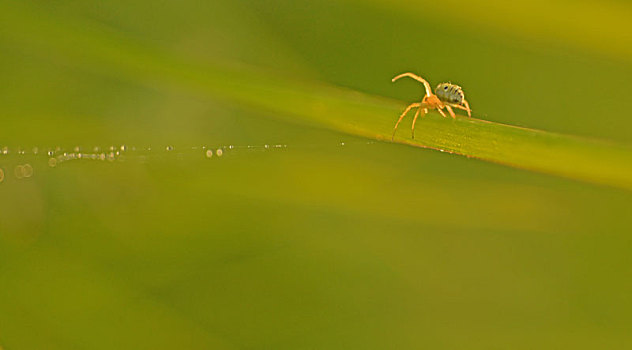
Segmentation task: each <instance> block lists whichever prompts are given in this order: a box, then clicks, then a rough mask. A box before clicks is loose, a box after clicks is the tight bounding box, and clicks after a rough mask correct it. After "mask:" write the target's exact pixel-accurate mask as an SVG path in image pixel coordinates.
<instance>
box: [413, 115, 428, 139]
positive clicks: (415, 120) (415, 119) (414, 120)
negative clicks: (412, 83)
mask: <svg viewBox="0 0 632 350" xmlns="http://www.w3.org/2000/svg"><path fill="white" fill-rule="evenodd" d="M422 109H423V110H424V112H423V114H422V115H421V116H422V117H423V116H424V115H426V113H428V108H421V107H419V109H418V110H417V113H415V118H414V119H413V133H412V135H413V139H414V138H415V123H416V122H417V117H419V114H420V113H419V112H421V110H422Z"/></svg>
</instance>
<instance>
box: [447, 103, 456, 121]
mask: <svg viewBox="0 0 632 350" xmlns="http://www.w3.org/2000/svg"><path fill="white" fill-rule="evenodd" d="M445 108H446V109H447V110H448V112H450V116H451V117H452V119H456V115H454V111H453V110H452V107H450V106H445Z"/></svg>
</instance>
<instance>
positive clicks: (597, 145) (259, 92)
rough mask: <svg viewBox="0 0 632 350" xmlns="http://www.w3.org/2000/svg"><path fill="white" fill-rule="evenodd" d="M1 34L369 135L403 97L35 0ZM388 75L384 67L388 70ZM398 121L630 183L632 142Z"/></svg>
mask: <svg viewBox="0 0 632 350" xmlns="http://www.w3.org/2000/svg"><path fill="white" fill-rule="evenodd" d="M0 7H2V9H1V10H2V11H0V18H1V19H2V22H3V24H4V26H3V27H2V28H0V37H1V38H3V39H4V40H7V41H9V42H13V43H14V44H17V45H19V46H24V44H27V45H31V46H35V47H36V48H38V49H39V50H45V52H46V55H50V56H52V57H56V58H59V59H63V60H66V61H68V60H70V61H71V62H72V64H74V65H80V66H82V67H84V68H89V69H93V70H97V71H103V70H104V69H105V70H107V73H108V74H114V75H117V76H119V77H120V78H122V79H127V80H133V81H136V82H138V83H141V84H146V85H149V86H152V87H155V86H157V85H160V86H163V87H165V88H169V89H173V88H177V89H180V90H182V89H184V90H187V91H189V92H191V93H195V94H198V95H200V96H203V97H208V98H220V99H225V100H228V101H230V102H233V103H239V104H243V105H247V106H249V107H251V108H256V109H260V110H265V111H268V112H272V113H271V114H273V115H274V116H276V117H278V118H282V119H285V120H288V121H291V122H296V123H304V124H309V125H313V126H317V127H325V128H329V129H332V130H336V131H340V132H344V133H348V134H352V135H358V136H363V137H367V138H371V139H374V140H387V139H390V135H391V132H392V127H393V124H394V122H395V119H396V118H397V116H398V115H399V113H400V112H401V110H402V109H403V107H404V106H405V105H404V104H402V103H401V102H397V101H393V100H389V99H384V98H381V97H375V96H370V95H366V94H361V93H359V92H355V91H350V90H347V89H342V88H339V87H334V86H329V85H325V84H319V83H306V82H301V81H299V80H298V79H295V78H292V77H284V76H282V75H278V74H277V75H272V74H267V73H265V72H260V71H257V70H253V69H250V68H247V67H243V66H235V65H220V64H209V63H200V62H194V61H192V60H191V59H185V58H181V57H178V56H177V55H176V54H172V53H168V52H164V51H161V50H157V49H154V48H151V47H148V46H146V45H145V44H144V43H140V42H134V41H132V40H130V39H129V38H126V37H124V36H121V35H120V34H119V33H117V32H113V31H111V30H110V29H108V28H104V27H101V26H99V25H98V24H95V23H92V22H89V23H88V22H81V21H77V20H74V19H72V18H65V17H64V18H53V17H51V16H50V14H47V13H43V12H42V11H38V10H37V9H35V8H29V7H27V6H19V5H17V4H13V3H12V4H10V5H9V6H6V5H4V6H2V5H0ZM389 78H390V77H385V79H389ZM406 134H407V133H406V130H405V128H404V127H402V128H401V130H400V133H399V136H398V137H396V139H395V141H396V142H399V143H404V144H408V145H412V146H418V147H424V148H431V149H436V150H441V151H445V152H449V153H454V154H460V155H464V156H468V157H474V158H478V159H482V160H486V161H491V162H496V163H500V164H505V165H509V166H513V167H518V168H523V169H528V170H533V171H538V172H542V173H547V174H554V175H558V176H564V177H567V178H572V179H577V180H583V181H588V182H593V183H598V184H604V185H610V186H616V187H620V188H625V189H632V148H631V147H628V146H624V145H617V144H613V143H608V142H605V141H598V140H590V139H585V138H579V137H573V136H567V135H561V134H556V133H551V132H545V131H540V130H533V129H526V128H520V127H514V126H509V125H503V124H498V123H492V122H487V121H483V120H478V119H474V118H472V119H469V118H464V117H459V118H457V119H455V120H452V119H442V118H438V117H437V116H436V115H435V114H431V115H429V116H428V117H426V118H424V119H422V120H421V121H419V122H418V124H417V129H416V134H417V137H416V139H415V140H413V139H410V138H408V137H405V136H406Z"/></svg>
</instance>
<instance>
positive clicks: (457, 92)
mask: <svg viewBox="0 0 632 350" xmlns="http://www.w3.org/2000/svg"><path fill="white" fill-rule="evenodd" d="M403 77H409V78H413V79H415V80H417V81H419V82H421V83H422V84H424V87H425V88H426V96H424V98H423V99H422V100H421V102H419V103H413V104H411V105H409V106H408V107H406V110H404V113H402V115H401V116H399V119H398V120H397V124H395V128H394V129H393V136H392V137H391V141H392V140H394V139H395V132H396V131H397V126H398V125H399V123H400V122H401V121H402V119H404V116H405V115H406V113H408V111H410V110H411V109H413V108H415V107H418V108H419V109H417V113H415V118H414V119H413V127H412V137H413V139H414V138H415V122H416V121H417V117H419V114H420V112H421V111H422V110H423V111H424V113H423V114H422V116H423V115H425V114H426V113H428V109H435V108H436V109H437V111H438V112H439V113H441V115H442V116H443V117H446V118H447V116H446V115H445V113H444V112H443V110H442V109H443V108H446V109H447V110H448V112H449V113H450V116H451V117H452V118H456V116H455V115H454V111H453V110H452V108H453V107H454V108H458V109H462V110H465V111H467V116H468V117H470V118H471V117H472V110H471V109H470V105H469V103H467V101H466V100H465V95H464V94H463V89H461V87H460V86H458V85H454V84H452V83H441V84H439V85H437V88H436V89H435V92H436V94H433V93H432V90H431V89H430V84H428V82H427V81H426V80H424V78H422V77H420V76H418V75H415V74H413V73H403V74H400V75H398V76H396V77H395V78H393V80H392V81H393V82H395V81H396V80H397V79H399V78H403Z"/></svg>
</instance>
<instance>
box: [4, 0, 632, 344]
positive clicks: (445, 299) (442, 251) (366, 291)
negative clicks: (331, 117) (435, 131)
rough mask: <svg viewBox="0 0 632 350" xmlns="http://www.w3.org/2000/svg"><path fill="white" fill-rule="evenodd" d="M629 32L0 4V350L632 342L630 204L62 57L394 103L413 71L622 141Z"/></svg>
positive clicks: (507, 14)
mask: <svg viewBox="0 0 632 350" xmlns="http://www.w3.org/2000/svg"><path fill="white" fill-rule="evenodd" d="M630 23H632V4H630V3H629V2H627V1H617V0H609V1H564V0H549V1H541V0H535V1H527V0H521V1H515V2H511V3H510V2H506V3H504V2H502V3H501V2H495V1H491V0H481V1H476V2H457V1H453V0H446V1H434V2H423V1H405V0H399V1H386V0H370V1H360V0H337V1H333V0H332V1H329V0H324V1H290V0H263V1H254V0H213V1H194V0H183V1H156V0H154V1H144V0H135V1H123V0H111V1H98V2H97V1H79V0H55V1H32V0H25V1H18V2H16V1H8V0H2V1H0V77H1V80H0V82H1V84H0V118H1V120H2V124H1V127H0V146H2V147H5V146H6V147H7V154H0V169H2V171H3V174H4V176H3V179H2V182H0V349H3V350H14V349H174V348H176V349H210V348H218V349H224V348H226V349H409V348H412V349H417V348H428V349H479V348H480V349H506V348H512V349H533V348H540V349H544V348H547V349H549V348H550V349H559V348H576V349H579V348H587V349H594V348H609V349H628V348H630V347H632V332H630V330H631V328H632V294H631V293H632V258H631V256H632V254H631V253H632V237H631V235H630V234H631V233H632V221H631V219H630V214H631V213H632V195H631V194H630V192H627V191H624V190H620V189H613V188H607V187H599V186H596V185H591V184H586V183H581V182H575V181H571V180H566V179H560V178H556V177H552V176H547V175H541V174H535V173H530V172H526V171H522V170H516V169H512V168H508V167H504V166H500V165H495V164H489V163H484V162H481V161H478V160H473V159H467V158H464V157H460V156H455V155H449V154H443V153H439V152H436V151H431V150H423V149H416V148H412V147H407V146H403V145H397V144H391V143H388V142H371V141H370V140H364V139H360V138H356V137H351V136H348V135H344V134H340V133H336V132H334V131H330V130H324V129H319V128H316V127H313V126H311V125H307V124H304V123H301V122H300V121H298V120H297V122H296V123H292V122H291V116H279V115H275V113H270V112H266V111H261V110H257V109H254V108H251V107H248V106H245V105H240V104H235V103H229V102H226V101H225V100H223V99H221V98H215V97H214V96H213V94H209V93H205V92H203V91H196V88H195V86H190V87H189V86H182V85H181V84H176V83H173V84H170V83H169V79H160V77H157V76H151V75H148V74H138V73H137V72H134V71H132V70H131V69H129V66H126V62H125V61H124V57H125V55H122V57H123V59H121V58H120V57H119V58H118V59H120V60H121V61H120V62H116V63H112V61H107V60H104V61H99V60H98V59H97V60H95V59H94V55H93V56H90V55H83V51H84V50H85V49H84V48H83V47H82V46H81V45H79V43H82V42H86V40H88V41H90V40H91V38H95V39H94V42H95V44H94V47H97V46H99V45H104V43H105V44H107V45H110V47H114V48H117V47H119V46H120V47H121V50H122V51H124V50H128V51H129V52H141V53H142V55H141V56H138V55H137V56H134V57H132V58H130V60H132V59H137V58H138V57H145V58H146V60H147V66H148V67H150V66H152V65H153V64H154V63H155V61H154V58H156V60H160V59H161V57H163V56H164V55H165V54H168V55H171V56H173V57H178V59H179V60H181V61H182V62H192V64H198V63H200V62H208V63H211V64H214V63H218V64H220V63H221V64H243V65H247V66H248V67H249V69H256V70H258V71H261V72H265V73H266V74H272V75H276V74H278V75H279V76H285V77H287V76H291V77H293V79H296V80H298V81H305V82H310V83H311V82H317V83H319V84H325V85H334V86H343V87H348V88H351V89H354V90H358V91H361V92H364V93H369V94H374V95H379V96H385V97H389V98H396V99H399V100H402V101H414V100H416V99H418V98H419V97H420V95H421V91H422V90H421V87H420V86H418V85H417V84H416V83H414V82H412V81H410V82H402V83H398V84H392V83H391V82H390V79H391V78H392V77H393V76H394V75H396V74H398V73H401V72H404V71H414V72H417V73H419V74H421V75H422V76H424V77H425V78H427V79H428V80H430V82H431V84H432V85H433V86H434V85H436V84H437V83H439V82H441V81H452V82H454V83H458V84H460V85H462V86H463V87H464V89H465V92H466V95H467V97H468V100H469V101H470V104H471V106H472V108H473V110H474V114H475V116H477V117H479V118H482V119H487V120H491V121H495V122H501V123H507V124H513V125H520V126H527V127H532V128H538V129H544V130H549V131H556V132H562V133H567V134H574V135H581V136H587V137H594V138H601V139H606V140H613V141H616V142H620V143H624V144H625V143H627V144H630V143H632V118H630V116H631V112H630V107H631V106H630V104H629V101H630V98H629V94H630V92H631V91H632V25H631V24H630ZM91 57H92V58H91ZM130 57H131V56H130ZM288 117H289V118H288ZM437 117H438V116H437V115H436V114H433V115H430V116H428V118H437ZM384 118H385V119H388V120H391V119H392V120H393V123H394V122H395V120H396V118H397V116H396V115H385V116H384ZM409 122H410V120H408V123H409ZM402 125H405V126H406V127H405V128H403V130H405V131H404V132H407V131H408V125H409V124H407V123H405V124H402ZM417 125H418V126H417V127H418V128H423V120H421V121H420V122H418V124H417ZM342 143H344V145H343V144H342ZM121 145H125V146H126V147H127V150H126V151H125V152H122V153H123V154H122V156H123V157H121V158H118V160H116V161H112V162H108V161H91V160H74V161H67V162H63V164H62V163H59V164H56V166H55V167H51V166H49V164H48V158H49V157H48V156H47V154H46V152H47V151H48V150H49V149H50V150H52V151H55V149H56V147H59V150H58V151H57V152H55V154H54V156H59V155H60V154H62V153H63V152H64V151H66V150H67V151H68V152H72V150H73V149H74V148H75V147H79V148H80V149H81V150H87V151H91V150H93V149H94V147H99V150H107V151H109V147H111V146H112V147H115V148H116V149H117V150H119V149H120V146H121ZM231 145H232V146H234V147H232V148H231V147H230V146H231ZM265 145H269V147H268V148H266V147H265ZM276 145H280V146H281V147H275V146H276ZM248 146H250V147H248ZM34 147H37V148H38V154H33V153H34V152H33V148H34ZM167 147H169V149H171V148H173V149H172V150H167ZM149 148H151V150H149ZM209 149H210V150H212V151H213V157H211V158H209V157H206V155H205V152H206V150H209ZM217 149H222V150H223V155H222V156H221V157H219V156H218V154H217ZM22 153H24V154H22ZM24 164H29V165H30V166H32V169H33V174H32V176H30V177H28V178H20V177H22V176H20V174H19V172H17V173H16V171H15V169H16V168H17V167H18V166H19V165H24ZM16 175H17V176H16Z"/></svg>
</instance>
